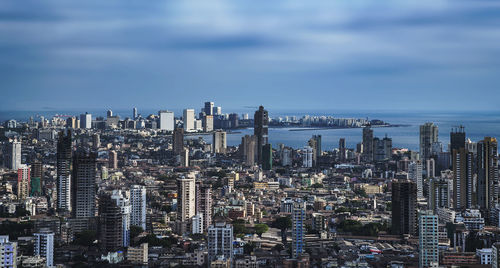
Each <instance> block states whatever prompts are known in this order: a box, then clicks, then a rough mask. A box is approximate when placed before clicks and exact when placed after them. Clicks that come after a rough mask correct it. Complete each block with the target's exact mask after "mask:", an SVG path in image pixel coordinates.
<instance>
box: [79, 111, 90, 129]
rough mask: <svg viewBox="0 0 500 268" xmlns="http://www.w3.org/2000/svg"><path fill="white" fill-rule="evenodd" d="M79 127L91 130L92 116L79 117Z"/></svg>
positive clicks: (82, 115)
mask: <svg viewBox="0 0 500 268" xmlns="http://www.w3.org/2000/svg"><path fill="white" fill-rule="evenodd" d="M80 127H81V128H86V129H90V128H92V114H89V113H84V114H81V115H80Z"/></svg>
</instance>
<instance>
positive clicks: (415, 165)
mask: <svg viewBox="0 0 500 268" xmlns="http://www.w3.org/2000/svg"><path fill="white" fill-rule="evenodd" d="M422 172H423V165H422V161H420V160H417V161H414V162H411V163H410V164H409V165H408V179H410V180H411V181H413V182H415V183H416V184H417V198H418V199H423V198H424V178H423V176H422Z"/></svg>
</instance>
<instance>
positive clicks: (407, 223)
mask: <svg viewBox="0 0 500 268" xmlns="http://www.w3.org/2000/svg"><path fill="white" fill-rule="evenodd" d="M392 231H393V233H394V234H397V235H402V234H410V235H417V184H416V183H414V182H412V181H392Z"/></svg>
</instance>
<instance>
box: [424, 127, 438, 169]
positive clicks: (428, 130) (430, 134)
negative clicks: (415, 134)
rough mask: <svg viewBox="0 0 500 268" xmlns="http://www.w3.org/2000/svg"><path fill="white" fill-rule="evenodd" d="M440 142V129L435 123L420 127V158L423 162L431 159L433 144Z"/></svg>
mask: <svg viewBox="0 0 500 268" xmlns="http://www.w3.org/2000/svg"><path fill="white" fill-rule="evenodd" d="M435 142H438V127H437V126H436V125H434V123H425V124H423V125H421V126H420V157H421V159H422V160H423V161H425V160H427V159H429V157H431V152H432V144H433V143H435Z"/></svg>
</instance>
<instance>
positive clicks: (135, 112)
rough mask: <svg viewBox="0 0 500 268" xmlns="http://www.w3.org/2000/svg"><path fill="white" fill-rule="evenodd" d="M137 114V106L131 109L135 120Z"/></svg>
mask: <svg viewBox="0 0 500 268" xmlns="http://www.w3.org/2000/svg"><path fill="white" fill-rule="evenodd" d="M138 117H139V116H138V115H137V108H135V107H134V108H133V109H132V119H134V120H136V119H137V118H138Z"/></svg>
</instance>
